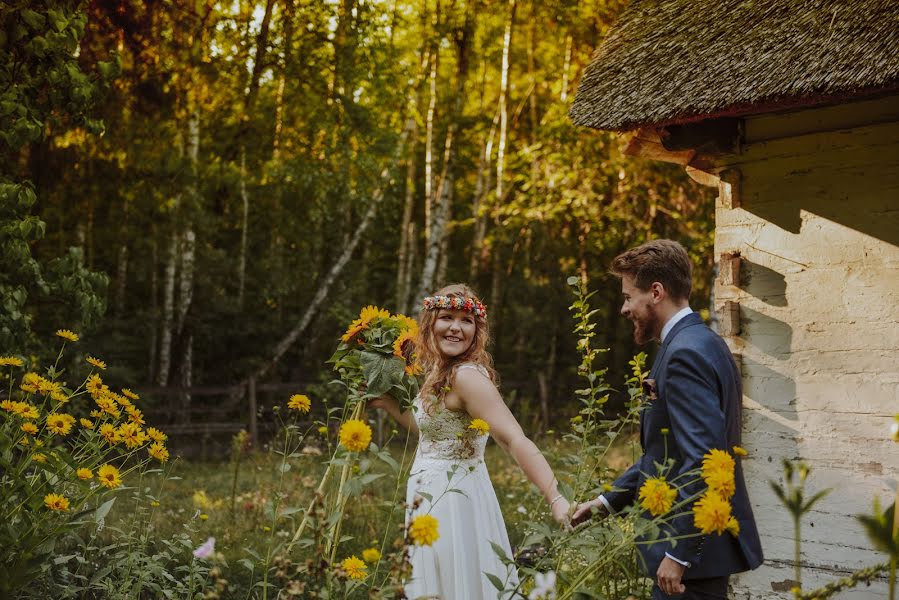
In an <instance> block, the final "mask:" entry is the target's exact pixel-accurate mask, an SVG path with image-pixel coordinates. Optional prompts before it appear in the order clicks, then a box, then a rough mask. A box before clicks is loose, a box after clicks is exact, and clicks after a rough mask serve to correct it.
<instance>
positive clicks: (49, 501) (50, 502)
mask: <svg viewBox="0 0 899 600" xmlns="http://www.w3.org/2000/svg"><path fill="white" fill-rule="evenodd" d="M44 506H46V507H47V508H49V509H50V510H58V511H66V510H69V499H68V498H66V497H65V496H61V495H59V494H47V495H46V496H44Z"/></svg>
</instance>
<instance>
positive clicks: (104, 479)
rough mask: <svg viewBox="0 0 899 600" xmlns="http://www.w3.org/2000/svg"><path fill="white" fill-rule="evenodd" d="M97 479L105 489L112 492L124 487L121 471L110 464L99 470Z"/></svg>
mask: <svg viewBox="0 0 899 600" xmlns="http://www.w3.org/2000/svg"><path fill="white" fill-rule="evenodd" d="M97 479H98V480H99V481H100V483H101V484H102V485H103V486H104V487H108V488H109V489H111V490H114V489H115V488H117V487H119V486H120V485H122V477H121V475H120V474H119V470H118V469H116V468H115V467H114V466H112V465H110V464H105V465H103V466H102V467H100V468H99V469H98V470H97Z"/></svg>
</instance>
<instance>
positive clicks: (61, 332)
mask: <svg viewBox="0 0 899 600" xmlns="http://www.w3.org/2000/svg"><path fill="white" fill-rule="evenodd" d="M56 335H58V336H59V337H61V338H62V339H64V340H68V341H70V342H77V341H78V334H77V333H75V332H74V331H69V330H68V329H57V330H56Z"/></svg>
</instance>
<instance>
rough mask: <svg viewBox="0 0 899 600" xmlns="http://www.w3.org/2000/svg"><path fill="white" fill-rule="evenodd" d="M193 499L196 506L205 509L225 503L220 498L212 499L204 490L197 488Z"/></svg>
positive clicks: (218, 506)
mask: <svg viewBox="0 0 899 600" xmlns="http://www.w3.org/2000/svg"><path fill="white" fill-rule="evenodd" d="M193 501H194V505H195V506H196V507H198V508H202V509H206V510H208V509H210V508H220V507H221V506H222V505H223V504H224V503H225V501H224V500H222V499H221V498H219V499H218V500H216V499H213V498H212V497H211V496H209V495H208V494H207V493H206V490H197V491H196V492H194V495H193Z"/></svg>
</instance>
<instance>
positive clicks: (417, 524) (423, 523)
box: [409, 515, 440, 546]
mask: <svg viewBox="0 0 899 600" xmlns="http://www.w3.org/2000/svg"><path fill="white" fill-rule="evenodd" d="M438 525H439V523H438V522H437V519H436V518H435V517H434V516H433V515H419V516H417V517H415V518H414V519H412V522H411V523H410V524H409V537H411V538H412V541H413V542H414V543H415V545H416V546H430V545H432V544H433V543H434V542H436V541H437V538H439V537H440V534H439V533H438V531H437V530H438Z"/></svg>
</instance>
